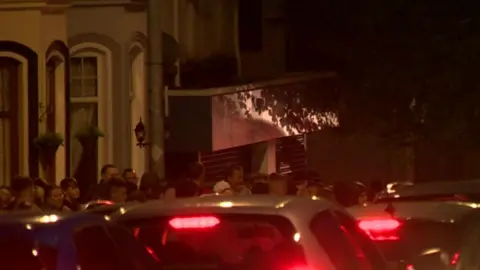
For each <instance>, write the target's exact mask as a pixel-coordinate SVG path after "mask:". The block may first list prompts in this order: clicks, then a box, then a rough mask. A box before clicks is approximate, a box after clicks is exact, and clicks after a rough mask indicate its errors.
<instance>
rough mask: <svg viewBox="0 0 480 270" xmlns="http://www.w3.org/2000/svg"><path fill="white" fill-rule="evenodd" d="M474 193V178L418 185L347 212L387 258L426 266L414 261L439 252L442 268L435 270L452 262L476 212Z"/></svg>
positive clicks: (476, 184) (476, 189) (477, 187)
mask: <svg viewBox="0 0 480 270" xmlns="http://www.w3.org/2000/svg"><path fill="white" fill-rule="evenodd" d="M478 195H480V185H479V182H477V181H469V182H456V183H455V182H437V183H422V184H418V185H417V184H415V185H411V186H402V187H400V188H398V189H397V190H396V191H395V192H394V193H391V194H388V195H384V196H382V197H380V198H378V200H377V201H376V203H374V204H368V205H366V206H355V207H351V208H349V209H348V211H349V212H350V214H352V215H353V216H354V217H355V218H356V219H357V221H358V226H359V227H360V228H361V229H363V230H364V231H365V232H367V233H368V234H369V235H370V237H371V238H372V239H373V240H375V241H376V243H377V245H378V246H379V247H380V249H381V250H382V252H383V253H384V255H385V257H386V258H387V259H388V260H390V261H395V262H403V263H404V264H405V265H409V264H417V266H416V268H412V269H425V268H421V267H420V266H418V265H420V264H422V263H419V261H422V260H425V258H427V257H429V256H430V255H431V254H434V253H438V254H440V253H441V254H442V258H443V261H444V265H443V266H442V267H443V268H438V267H437V268H435V269H448V267H451V266H453V265H455V264H456V263H457V259H456V258H457V257H458V255H459V249H460V247H461V242H462V239H463V235H464V234H465V232H466V231H467V228H469V227H470V224H471V223H472V219H473V216H475V215H476V214H477V213H478V208H479V205H478V204H477V203H476V202H477V201H478V198H480V196H478ZM432 257H438V256H436V255H435V256H432ZM437 262H438V260H437ZM429 264H430V266H428V267H430V268H431V267H432V266H431V263H429ZM426 269H429V268H426ZM432 269H433V268H432Z"/></svg>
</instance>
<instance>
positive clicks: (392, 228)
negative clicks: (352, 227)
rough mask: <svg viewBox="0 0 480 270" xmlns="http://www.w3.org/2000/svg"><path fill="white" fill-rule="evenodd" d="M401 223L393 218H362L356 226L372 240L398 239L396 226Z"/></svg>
mask: <svg viewBox="0 0 480 270" xmlns="http://www.w3.org/2000/svg"><path fill="white" fill-rule="evenodd" d="M400 226H401V223H400V222H399V221H398V220H395V219H371V220H362V221H360V222H359V223H358V227H359V228H360V229H362V230H363V231H364V232H366V233H367V234H368V235H369V236H370V238H372V239H373V240H398V235H397V232H398V228H399V227H400Z"/></svg>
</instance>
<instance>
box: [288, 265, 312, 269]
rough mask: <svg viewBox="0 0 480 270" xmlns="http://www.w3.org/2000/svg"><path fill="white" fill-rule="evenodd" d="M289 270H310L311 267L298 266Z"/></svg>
mask: <svg viewBox="0 0 480 270" xmlns="http://www.w3.org/2000/svg"><path fill="white" fill-rule="evenodd" d="M288 270H310V267H308V266H306V265H296V266H292V267H290V268H288Z"/></svg>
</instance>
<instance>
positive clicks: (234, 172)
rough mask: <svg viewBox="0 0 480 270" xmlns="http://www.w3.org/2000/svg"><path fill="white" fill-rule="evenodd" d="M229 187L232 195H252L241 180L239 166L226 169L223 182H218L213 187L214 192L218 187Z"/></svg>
mask: <svg viewBox="0 0 480 270" xmlns="http://www.w3.org/2000/svg"><path fill="white" fill-rule="evenodd" d="M227 185H228V186H229V187H230V188H231V189H232V190H233V192H234V194H237V195H249V194H252V192H251V191H250V189H248V187H246V186H245V181H244V178H243V167H242V166H240V165H231V166H229V167H228V169H227V173H226V175H225V180H222V181H219V182H217V183H216V184H215V186H214V187H213V189H214V190H217V189H218V187H219V186H227Z"/></svg>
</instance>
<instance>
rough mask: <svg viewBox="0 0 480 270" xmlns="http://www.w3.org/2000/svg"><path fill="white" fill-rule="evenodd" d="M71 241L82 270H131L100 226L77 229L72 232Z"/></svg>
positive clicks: (103, 228) (93, 225) (94, 225)
mask: <svg viewBox="0 0 480 270" xmlns="http://www.w3.org/2000/svg"><path fill="white" fill-rule="evenodd" d="M73 240H74V244H75V249H76V255H77V260H78V265H79V266H80V268H81V269H82V270H98V269H102V270H131V268H129V267H128V265H127V264H126V263H125V261H124V259H122V258H123V257H122V256H120V254H119V253H118V251H117V247H116V245H115V244H114V242H113V241H112V238H111V237H110V235H109V233H108V232H107V230H106V229H105V227H104V226H103V225H102V224H92V225H88V226H84V227H81V228H79V229H78V230H76V231H75V232H74V235H73Z"/></svg>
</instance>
